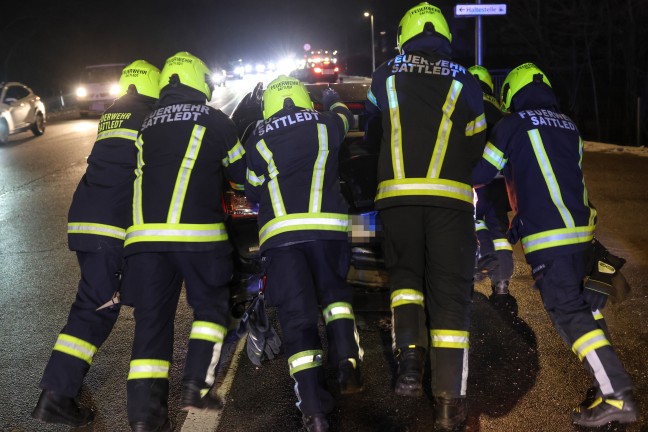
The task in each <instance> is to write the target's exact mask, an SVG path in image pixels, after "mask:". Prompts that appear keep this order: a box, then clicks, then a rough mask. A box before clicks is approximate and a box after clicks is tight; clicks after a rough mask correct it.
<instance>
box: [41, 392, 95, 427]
mask: <svg viewBox="0 0 648 432" xmlns="http://www.w3.org/2000/svg"><path fill="white" fill-rule="evenodd" d="M31 416H32V417H33V418H35V419H38V420H41V421H44V422H45V423H61V424H64V425H68V426H72V427H81V426H85V425H87V424H90V423H92V420H94V412H92V410H91V409H90V408H86V407H84V406H83V405H79V404H78V403H77V401H76V399H74V398H71V397H67V396H63V395H61V394H59V393H56V392H54V391H50V390H43V391H42V393H41V395H40V397H39V398H38V403H37V404H36V407H35V408H34V410H33V411H32V413H31Z"/></svg>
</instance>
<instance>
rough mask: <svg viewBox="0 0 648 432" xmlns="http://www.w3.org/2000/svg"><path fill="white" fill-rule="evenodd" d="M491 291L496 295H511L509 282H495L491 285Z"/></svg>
mask: <svg viewBox="0 0 648 432" xmlns="http://www.w3.org/2000/svg"><path fill="white" fill-rule="evenodd" d="M491 289H492V290H493V294H494V295H507V294H508V293H509V281H507V280H502V281H497V282H493V283H492V284H491Z"/></svg>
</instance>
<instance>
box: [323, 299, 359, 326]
mask: <svg viewBox="0 0 648 432" xmlns="http://www.w3.org/2000/svg"><path fill="white" fill-rule="evenodd" d="M322 315H323V316H324V322H325V323H326V324H328V323H330V322H332V321H335V320H338V319H352V320H355V315H354V314H353V307H352V306H351V304H350V303H345V302H336V303H331V304H330V305H328V306H327V307H326V308H325V309H324V310H323V311H322Z"/></svg>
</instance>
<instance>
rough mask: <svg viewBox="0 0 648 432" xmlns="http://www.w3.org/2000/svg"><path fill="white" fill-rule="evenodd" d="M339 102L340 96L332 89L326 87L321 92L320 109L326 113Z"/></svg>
mask: <svg viewBox="0 0 648 432" xmlns="http://www.w3.org/2000/svg"><path fill="white" fill-rule="evenodd" d="M339 101H340V95H339V94H338V93H337V92H336V91H335V90H333V89H332V88H330V87H328V88H326V89H324V90H323V91H322V107H323V108H324V111H328V110H329V109H331V105H333V104H334V103H336V102H339Z"/></svg>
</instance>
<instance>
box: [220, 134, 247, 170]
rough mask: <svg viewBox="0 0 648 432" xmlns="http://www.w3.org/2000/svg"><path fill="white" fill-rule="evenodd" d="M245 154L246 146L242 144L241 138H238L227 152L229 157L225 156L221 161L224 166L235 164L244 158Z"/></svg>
mask: <svg viewBox="0 0 648 432" xmlns="http://www.w3.org/2000/svg"><path fill="white" fill-rule="evenodd" d="M243 156H245V148H244V147H243V146H242V145H241V142H240V141H239V140H236V144H235V145H234V147H232V149H231V150H230V151H228V152H227V157H225V158H223V160H222V161H221V162H222V164H223V166H229V165H230V164H233V163H234V162H236V161H237V160H239V159H241V158H243Z"/></svg>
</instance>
